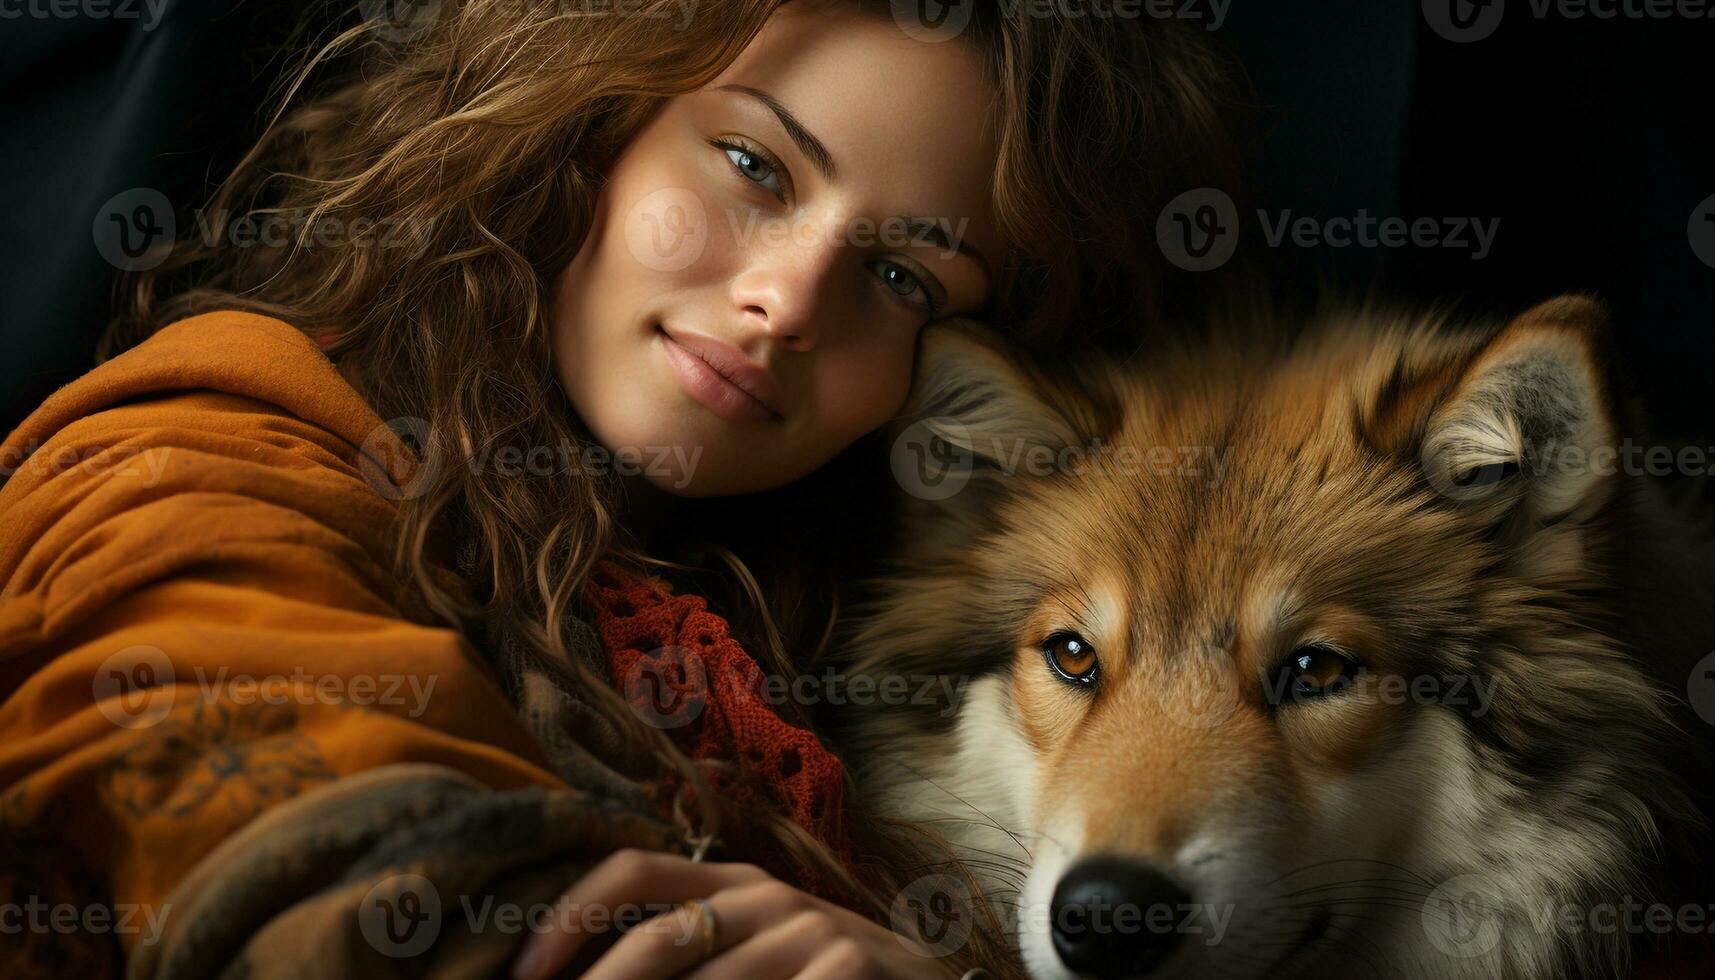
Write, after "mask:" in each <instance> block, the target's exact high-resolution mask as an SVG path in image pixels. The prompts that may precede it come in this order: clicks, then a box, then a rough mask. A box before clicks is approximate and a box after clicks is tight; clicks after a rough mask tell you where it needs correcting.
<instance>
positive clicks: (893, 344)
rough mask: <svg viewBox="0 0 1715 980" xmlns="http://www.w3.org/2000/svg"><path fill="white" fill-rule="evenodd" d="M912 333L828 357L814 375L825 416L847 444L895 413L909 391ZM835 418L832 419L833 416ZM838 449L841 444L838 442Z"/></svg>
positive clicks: (884, 421) (912, 347)
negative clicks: (832, 422)
mask: <svg viewBox="0 0 1715 980" xmlns="http://www.w3.org/2000/svg"><path fill="white" fill-rule="evenodd" d="M916 348H917V344H916V337H915V335H911V336H910V338H909V342H906V341H905V340H902V339H901V338H896V337H888V338H886V339H885V343H882V342H878V343H876V344H875V345H874V346H873V347H870V348H869V349H867V350H864V351H861V352H860V351H856V350H854V351H852V353H851V355H849V356H847V357H842V358H838V359H830V360H829V362H828V363H827V364H826V365H824V366H825V367H826V368H827V370H825V371H824V372H822V376H821V377H819V378H818V384H817V391H818V393H819V394H820V395H821V396H822V398H823V399H825V400H824V401H823V412H822V415H823V417H824V418H827V419H829V420H830V421H834V422H835V426H836V427H837V428H838V430H839V437H840V438H841V439H843V440H844V442H845V443H846V444H850V443H852V442H856V441H857V440H858V439H859V438H860V437H862V436H863V435H865V434H867V433H869V432H870V431H872V430H874V429H877V428H880V427H881V426H882V425H883V424H885V423H886V422H887V421H888V420H890V419H892V418H893V417H894V416H896V415H898V414H899V410H900V409H901V408H902V407H904V404H905V397H906V395H907V394H908V393H909V392H910V390H911V367H912V358H913V356H914V355H915V353H916ZM835 420H837V421H835ZM842 448H843V446H842Z"/></svg>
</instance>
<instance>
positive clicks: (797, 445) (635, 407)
mask: <svg viewBox="0 0 1715 980" xmlns="http://www.w3.org/2000/svg"><path fill="white" fill-rule="evenodd" d="M805 6H806V5H800V4H789V5H787V6H786V7H784V8H782V9H781V10H780V11H779V12H778V13H776V14H775V15H774V16H773V17H772V18H770V20H769V22H768V25H767V26H766V27H765V29H764V30H763V31H762V33H761V34H760V35H759V36H758V37H757V39H756V40H755V42H754V43H752V44H751V45H750V46H749V47H748V48H746V49H745V50H744V52H743V53H742V54H741V55H740V56H739V58H738V59H737V60H736V61H735V62H734V63H733V65H732V66H731V68H729V69H728V70H727V71H726V72H725V73H724V74H722V75H721V76H720V77H719V78H717V79H716V80H715V81H714V82H712V83H711V84H709V85H708V87H706V88H704V89H701V90H699V91H697V92H694V93H691V94H689V95H685V96H681V97H678V98H675V99H672V100H671V101H669V102H668V103H667V104H666V105H665V106H664V107H663V108H662V109H661V111H660V112H659V113H658V114H657V115H656V116H655V117H654V118H653V120H652V121H651V122H650V123H649V124H648V125H647V126H645V127H644V128H643V129H642V130H641V131H640V132H639V133H638V134H637V136H636V138H635V139H634V140H633V141H632V143H631V144H630V146H629V147H628V148H627V149H626V151H625V153H624V155H623V156H622V157H621V158H620V159H619V160H618V161H617V163H616V164H615V165H614V167H613V168H612V170H611V172H610V173H609V175H608V180H607V182H606V184H605V185H604V187H603V190H602V192H601V195H600V198H599V201H598V203H597V206H596V213H595V215H594V219H593V222H592V224H591V227H590V232H589V235H588V237H587V238H586V239H585V240H584V243H583V246H582V248H581V249H580V250H579V252H578V254H577V256H576V258H574V259H573V260H572V262H571V264H570V265H568V266H567V267H566V269H565V270H564V271H563V272H562V273H561V274H560V276H559V278H558V280H557V282H556V283H555V287H554V299H553V309H552V323H553V330H554V337H553V343H554V360H555V367H556V371H557V372H558V374H559V377H560V380H561V383H562V384H564V385H565V388H566V391H567V393H568V395H569V396H570V398H571V401H572V403H573V405H574V406H575V407H576V409H577V411H578V413H579V415H580V416H581V418H582V419H583V421H584V423H585V424H586V425H587V426H588V427H589V428H590V430H591V432H592V433H593V434H594V435H595V437H596V439H598V440H599V441H600V442H601V443H602V445H603V446H605V447H606V448H607V449H608V450H609V451H610V452H613V453H615V454H616V457H617V461H619V462H629V463H630V464H631V465H633V466H636V467H639V468H641V469H642V470H643V473H644V475H645V476H646V478H647V479H649V481H650V482H651V483H653V484H654V485H656V486H658V487H661V488H662V489H664V490H667V491H669V492H671V493H675V494H679V495H682V496H710V495H721V494H736V493H748V492H753V491H758V490H766V489H769V488H772V487H777V486H780V485H783V484H786V483H789V482H791V481H793V480H796V479H798V478H799V477H802V476H804V475H805V474H807V473H810V472H811V471H813V470H815V469H816V468H817V467H819V466H821V465H822V464H823V463H825V462H827V461H828V460H829V459H830V458H831V457H833V456H834V455H835V454H836V453H838V452H839V451H840V450H842V449H844V448H846V447H847V446H849V445H851V444H852V442H854V441H855V440H856V439H858V438H859V437H860V436H862V435H863V434H864V433H866V432H869V431H871V430H872V429H875V428H876V427H878V426H880V425H881V424H882V423H884V422H885V421H887V419H889V418H890V417H892V416H893V415H894V414H895V413H897V412H898V410H899V408H900V407H901V405H902V403H903V402H904V398H905V394H906V391H907V389H908V387H909V385H910V380H911V369H912V359H913V356H914V354H915V351H916V343H917V334H918V331H919V329H920V328H921V327H922V326H923V325H924V324H925V323H926V322H928V321H929V320H930V319H938V318H941V317H944V316H948V315H952V314H959V313H965V314H969V313H975V312H977V311H978V310H980V309H981V308H982V307H983V305H984V303H985V302H986V301H987V299H988V296H989V292H990V290H991V289H992V288H993V275H994V271H995V270H994V269H993V268H992V267H991V265H990V263H994V262H998V261H999V259H1000V256H1001V242H1000V239H999V236H998V233H997V231H996V228H995V224H994V220H993V218H992V215H991V213H990V212H991V208H990V204H989V188H990V181H991V179H992V177H993V173H994V165H995V159H996V150H995V144H994V139H993V136H992V134H991V133H989V132H988V130H987V127H986V125H985V123H986V121H987V120H988V118H989V116H990V112H989V106H990V98H991V93H990V90H989V87H988V86H987V85H986V83H985V82H984V80H983V78H982V73H981V67H980V63H979V62H978V60H977V57H976V55H975V53H974V52H971V51H970V50H968V49H967V48H965V47H964V46H963V45H961V44H958V43H947V44H933V43H924V42H922V41H917V40H913V39H911V38H908V37H906V36H905V35H904V34H903V33H902V32H901V31H900V30H899V28H898V27H897V26H895V25H894V24H893V23H891V22H888V21H884V20H876V19H872V18H868V17H865V16H863V15H861V14H859V13H857V12H855V11H852V10H849V9H842V8H841V7H839V6H833V7H811V8H808V9H805Z"/></svg>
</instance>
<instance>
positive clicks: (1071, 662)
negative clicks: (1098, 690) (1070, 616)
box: [1042, 633, 1098, 684]
mask: <svg viewBox="0 0 1715 980" xmlns="http://www.w3.org/2000/svg"><path fill="white" fill-rule="evenodd" d="M1042 653H1043V654H1044V656H1046V657H1047V658H1048V666H1049V667H1051V668H1053V670H1054V673H1056V674H1059V675H1060V677H1061V679H1062V680H1067V681H1072V682H1074V683H1077V684H1089V683H1092V682H1093V681H1095V679H1096V668H1097V666H1098V663H1097V660H1096V648H1095V647H1093V646H1090V644H1089V643H1087V642H1085V640H1084V638H1083V637H1081V636H1079V635H1078V634H1076V633H1055V634H1054V635H1053V636H1050V637H1049V638H1048V642H1046V643H1044V644H1042Z"/></svg>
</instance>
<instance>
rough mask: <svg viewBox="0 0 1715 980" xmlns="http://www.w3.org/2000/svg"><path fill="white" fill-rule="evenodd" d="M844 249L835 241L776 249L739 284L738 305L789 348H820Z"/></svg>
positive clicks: (736, 284) (735, 285) (760, 258)
mask: <svg viewBox="0 0 1715 980" xmlns="http://www.w3.org/2000/svg"><path fill="white" fill-rule="evenodd" d="M841 251H842V250H841V248H840V246H839V245H838V244H837V243H835V242H818V243H816V244H814V245H794V246H790V247H785V248H776V249H770V250H768V252H767V254H764V255H759V256H757V257H756V260H755V261H754V262H752V263H751V264H750V265H748V266H747V267H746V268H745V270H744V271H743V272H741V273H740V274H739V275H738V276H737V278H735V279H734V280H733V284H732V293H733V297H732V298H733V302H734V303H736V304H737V305H738V307H739V310H740V312H741V313H742V314H743V316H744V318H745V319H746V320H747V321H750V322H751V323H753V324H754V325H756V326H760V327H761V328H762V329H763V330H764V331H765V332H766V333H767V334H768V335H769V336H770V337H772V338H774V340H775V342H776V343H778V344H780V346H782V347H784V348H785V349H787V350H790V351H798V352H804V351H810V350H814V349H815V347H816V346H817V345H818V344H819V343H821V341H822V337H823V335H824V334H825V333H826V331H827V326H828V322H829V321H828V318H829V316H830V315H831V313H832V311H831V310H830V309H829V303H828V302H827V299H828V297H830V296H831V295H832V293H833V292H834V290H833V288H832V286H833V283H832V279H833V276H834V274H835V271H836V270H837V269H838V268H839V265H838V263H839V259H840V256H841Z"/></svg>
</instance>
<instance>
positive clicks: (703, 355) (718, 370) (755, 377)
mask: <svg viewBox="0 0 1715 980" xmlns="http://www.w3.org/2000/svg"><path fill="white" fill-rule="evenodd" d="M656 333H657V339H658V340H659V341H660V344H661V349H662V351H663V352H664V353H665V354H666V356H667V364H668V365H669V366H670V367H671V368H672V369H673V378H674V380H676V381H678V382H679V387H680V388H681V389H683V390H684V392H685V394H687V395H690V396H691V398H692V399H694V400H695V401H696V402H697V403H698V404H700V405H702V406H703V407H704V408H706V409H708V410H709V411H711V412H713V413H715V414H716V415H718V416H720V417H721V418H723V419H726V420H727V421H728V422H734V423H739V424H746V425H756V424H761V423H766V422H776V421H779V420H780V413H779V412H777V411H775V410H774V408H773V407H772V405H771V404H769V402H765V401H764V400H763V398H762V397H759V394H760V395H763V396H769V395H771V392H772V389H773V378H772V376H770V375H769V374H768V373H767V372H766V371H763V370H762V369H761V368H757V367H754V366H752V365H750V364H748V363H741V362H742V355H739V354H738V353H737V352H736V351H732V350H730V349H726V348H723V347H721V346H720V345H718V344H716V343H715V342H714V341H711V340H709V339H708V338H706V337H698V336H696V335H694V334H681V335H680V337H682V338H683V339H682V340H681V339H676V338H675V337H674V335H673V334H670V333H668V332H667V328H666V327H657V328H656ZM741 382H742V385H741ZM753 391H755V392H757V393H754V394H753ZM771 400H772V399H771Z"/></svg>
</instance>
